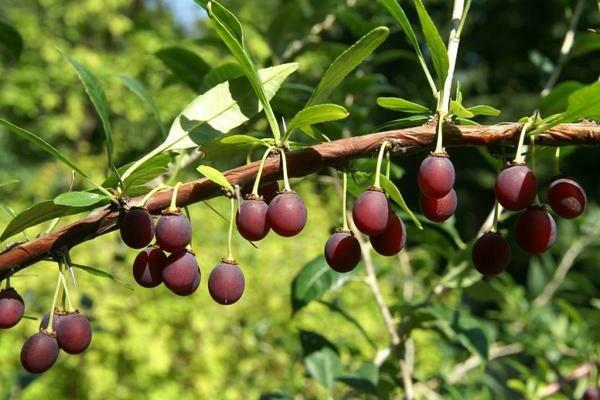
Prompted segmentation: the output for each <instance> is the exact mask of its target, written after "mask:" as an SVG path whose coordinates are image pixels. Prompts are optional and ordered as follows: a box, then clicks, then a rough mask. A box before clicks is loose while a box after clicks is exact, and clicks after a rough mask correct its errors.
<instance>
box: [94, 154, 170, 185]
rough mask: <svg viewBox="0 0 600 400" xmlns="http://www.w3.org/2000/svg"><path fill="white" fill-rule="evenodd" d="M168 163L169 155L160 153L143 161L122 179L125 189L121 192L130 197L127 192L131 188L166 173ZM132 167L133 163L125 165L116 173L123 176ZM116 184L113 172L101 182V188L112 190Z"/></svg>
mask: <svg viewBox="0 0 600 400" xmlns="http://www.w3.org/2000/svg"><path fill="white" fill-rule="evenodd" d="M170 162H171V155H170V154H169V153H161V154H159V155H157V156H154V157H152V158H150V159H149V160H147V161H145V162H144V163H143V164H142V165H141V166H140V167H139V168H137V169H136V170H135V172H134V173H132V174H131V175H129V176H128V177H127V178H126V179H124V181H123V183H124V184H125V187H124V189H123V192H124V193H126V194H129V195H131V194H130V192H129V191H130V189H131V188H133V187H136V186H141V185H143V184H145V183H147V182H150V181H151V180H152V179H154V178H156V177H158V176H160V175H162V174H164V173H165V172H167V170H168V166H169V163H170ZM132 165H133V163H129V164H126V165H124V166H122V167H120V168H119V169H118V170H117V171H118V172H119V174H120V175H123V174H124V173H125V171H127V170H128V169H129V168H130V167H131V166H132ZM118 182H119V180H118V177H117V174H116V173H115V172H114V171H113V173H112V174H111V175H109V177H108V178H106V180H105V181H104V182H102V186H104V187H105V188H113V187H116V186H117V184H118Z"/></svg>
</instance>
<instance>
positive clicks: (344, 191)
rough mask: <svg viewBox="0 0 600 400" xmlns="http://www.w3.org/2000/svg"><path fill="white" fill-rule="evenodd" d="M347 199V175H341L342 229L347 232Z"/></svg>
mask: <svg viewBox="0 0 600 400" xmlns="http://www.w3.org/2000/svg"><path fill="white" fill-rule="evenodd" d="M347 197H348V174H347V173H346V172H344V173H342V229H343V230H344V231H349V230H350V229H349V228H348V212H347V209H346V207H347Z"/></svg>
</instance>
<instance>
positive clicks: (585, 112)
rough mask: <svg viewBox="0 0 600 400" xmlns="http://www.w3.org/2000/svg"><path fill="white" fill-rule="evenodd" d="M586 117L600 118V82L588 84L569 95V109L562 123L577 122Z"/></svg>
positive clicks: (563, 116)
mask: <svg viewBox="0 0 600 400" xmlns="http://www.w3.org/2000/svg"><path fill="white" fill-rule="evenodd" d="M584 118H591V119H598V118H600V82H596V83H594V84H591V85H588V86H586V87H584V88H582V89H579V90H577V91H575V92H573V93H572V94H571V95H570V96H569V101H568V104H567V109H566V111H565V112H564V113H562V115H561V123H568V122H576V121H579V120H581V119H584Z"/></svg>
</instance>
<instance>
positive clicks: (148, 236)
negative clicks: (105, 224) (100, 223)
mask: <svg viewBox="0 0 600 400" xmlns="http://www.w3.org/2000/svg"><path fill="white" fill-rule="evenodd" d="M119 230H120V232H121V239H123V242H125V244H126V245H127V246H129V247H131V248H133V249H141V248H142V247H145V246H148V244H150V242H151V241H152V239H154V221H153V220H152V215H150V213H149V212H148V210H146V209H145V208H142V207H133V208H131V209H130V210H129V211H127V212H126V213H125V214H124V215H123V216H122V217H121V221H120V228H119Z"/></svg>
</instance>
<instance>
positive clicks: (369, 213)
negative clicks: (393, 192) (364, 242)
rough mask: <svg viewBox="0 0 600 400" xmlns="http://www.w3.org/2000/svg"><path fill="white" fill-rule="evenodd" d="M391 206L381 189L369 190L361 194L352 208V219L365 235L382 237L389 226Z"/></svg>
mask: <svg viewBox="0 0 600 400" xmlns="http://www.w3.org/2000/svg"><path fill="white" fill-rule="evenodd" d="M388 218H389V205H388V200H387V197H385V194H384V193H383V191H382V190H381V189H378V188H374V187H372V188H369V189H368V190H367V191H366V192H364V193H363V194H361V195H360V196H359V197H358V199H356V202H355V203H354V207H353V208H352V219H353V220H354V224H355V225H356V227H357V228H358V230H359V231H361V232H362V233H364V234H365V235H369V236H372V235H381V234H382V233H383V232H384V231H385V228H386V226H387V223H388Z"/></svg>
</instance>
